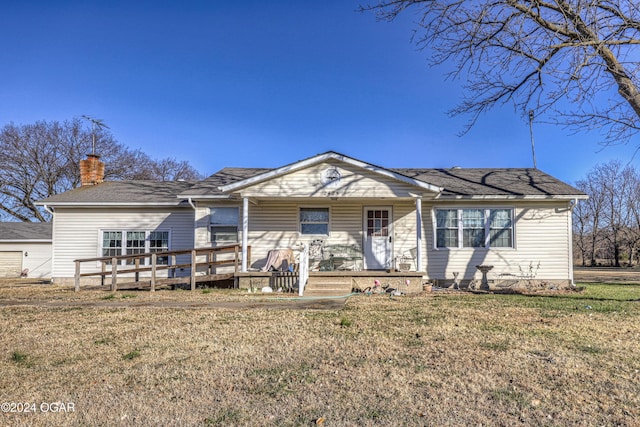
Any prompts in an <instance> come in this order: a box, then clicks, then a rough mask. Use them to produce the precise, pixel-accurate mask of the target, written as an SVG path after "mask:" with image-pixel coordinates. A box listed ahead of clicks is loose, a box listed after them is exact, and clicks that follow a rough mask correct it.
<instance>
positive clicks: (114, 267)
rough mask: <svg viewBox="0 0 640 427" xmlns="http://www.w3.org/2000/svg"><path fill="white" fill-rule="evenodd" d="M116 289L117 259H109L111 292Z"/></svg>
mask: <svg viewBox="0 0 640 427" xmlns="http://www.w3.org/2000/svg"><path fill="white" fill-rule="evenodd" d="M117 289H118V258H116V257H113V258H111V292H115V291H116V290H117Z"/></svg>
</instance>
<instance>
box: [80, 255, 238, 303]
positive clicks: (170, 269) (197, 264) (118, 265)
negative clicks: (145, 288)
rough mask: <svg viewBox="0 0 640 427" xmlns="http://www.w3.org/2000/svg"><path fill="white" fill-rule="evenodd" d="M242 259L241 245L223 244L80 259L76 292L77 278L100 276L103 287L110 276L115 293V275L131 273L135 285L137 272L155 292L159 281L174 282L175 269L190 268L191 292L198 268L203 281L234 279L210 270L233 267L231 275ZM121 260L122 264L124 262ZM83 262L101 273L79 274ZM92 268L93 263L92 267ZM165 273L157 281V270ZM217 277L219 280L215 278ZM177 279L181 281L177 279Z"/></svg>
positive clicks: (138, 276) (116, 280)
mask: <svg viewBox="0 0 640 427" xmlns="http://www.w3.org/2000/svg"><path fill="white" fill-rule="evenodd" d="M221 254H233V258H232V259H223V260H218V255H221ZM186 255H189V256H190V261H189V262H182V263H177V262H176V261H177V259H178V257H179V256H182V257H183V258H186ZM202 256H204V257H206V261H198V257H202ZM158 259H161V260H162V259H164V260H166V263H165V262H158ZM241 260H242V246H241V245H237V244H236V245H226V246H217V247H214V248H194V249H183V250H178V251H164V252H145V253H141V254H135V255H118V256H113V257H97V258H83V259H77V260H75V261H74V262H75V264H76V270H75V290H76V292H78V291H79V290H80V278H81V277H91V276H94V277H95V276H100V279H101V280H100V283H101V284H102V285H104V281H105V278H106V277H107V276H111V290H112V291H116V290H117V288H118V275H119V274H120V275H124V274H134V276H135V282H139V281H140V273H143V272H150V275H149V280H150V285H151V291H152V292H153V291H155V287H156V284H157V283H158V280H164V281H167V280H171V279H174V280H173V281H176V270H178V269H184V268H189V269H190V273H189V274H190V276H189V282H190V285H191V290H195V288H196V280H197V279H198V276H197V274H196V273H197V272H198V268H202V267H206V269H205V278H209V279H210V280H216V279H221V278H223V277H222V276H229V275H231V276H233V274H213V269H214V268H218V267H230V266H233V267H234V273H237V272H238V270H239V268H240V265H241ZM123 261H124V263H123ZM83 263H100V271H94V272H88V273H83V272H82V264H83ZM250 264H251V246H247V265H250ZM94 265H95V264H94ZM162 270H167V279H159V278H158V277H157V273H158V271H162ZM218 276H219V277H218ZM179 280H184V278H180V279H179Z"/></svg>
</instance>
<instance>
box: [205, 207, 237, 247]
mask: <svg viewBox="0 0 640 427" xmlns="http://www.w3.org/2000/svg"><path fill="white" fill-rule="evenodd" d="M238 211H239V209H238V208H237V207H216V208H211V210H210V212H211V215H210V221H211V223H210V228H211V243H212V244H213V246H220V245H231V244H234V243H238Z"/></svg>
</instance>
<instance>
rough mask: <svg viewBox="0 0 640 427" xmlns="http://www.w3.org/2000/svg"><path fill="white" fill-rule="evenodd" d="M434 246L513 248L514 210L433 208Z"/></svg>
mask: <svg viewBox="0 0 640 427" xmlns="http://www.w3.org/2000/svg"><path fill="white" fill-rule="evenodd" d="M435 216H436V218H435V220H436V247H437V248H513V209H502V208H501V209H489V208H473V209H436V214H435Z"/></svg>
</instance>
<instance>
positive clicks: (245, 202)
mask: <svg viewBox="0 0 640 427" xmlns="http://www.w3.org/2000/svg"><path fill="white" fill-rule="evenodd" d="M248 234H249V198H248V197H243V198H242V272H243V273H246V272H247V242H248Z"/></svg>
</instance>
